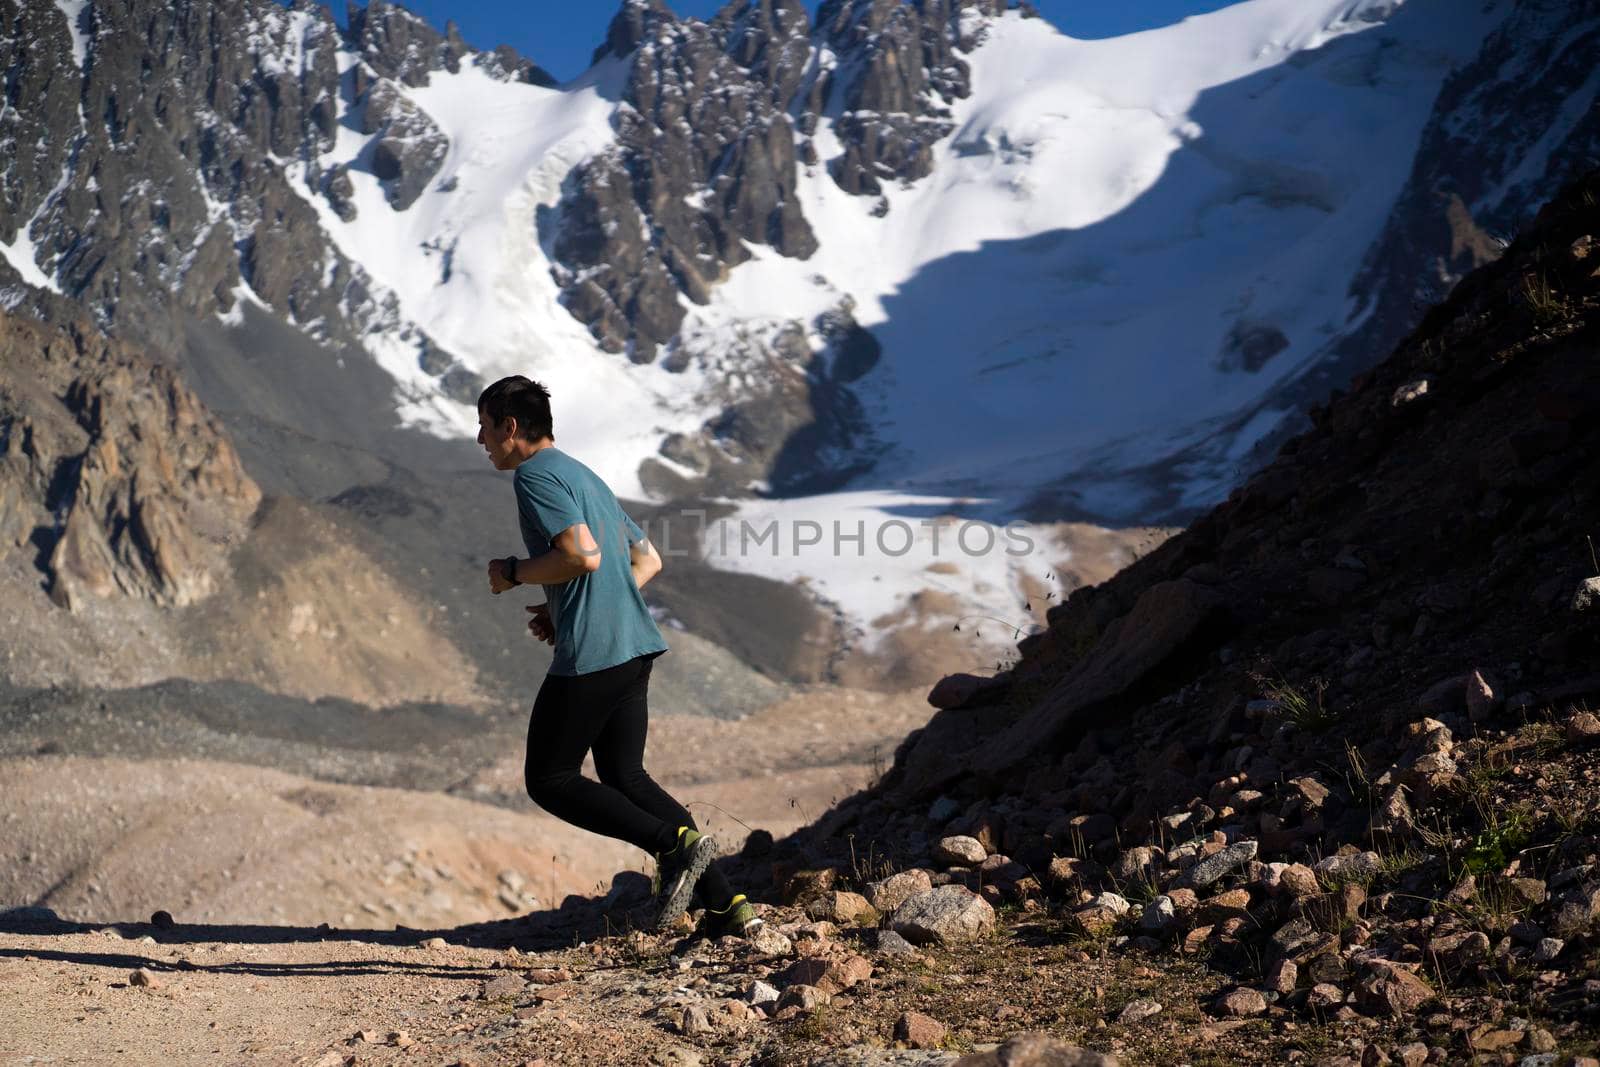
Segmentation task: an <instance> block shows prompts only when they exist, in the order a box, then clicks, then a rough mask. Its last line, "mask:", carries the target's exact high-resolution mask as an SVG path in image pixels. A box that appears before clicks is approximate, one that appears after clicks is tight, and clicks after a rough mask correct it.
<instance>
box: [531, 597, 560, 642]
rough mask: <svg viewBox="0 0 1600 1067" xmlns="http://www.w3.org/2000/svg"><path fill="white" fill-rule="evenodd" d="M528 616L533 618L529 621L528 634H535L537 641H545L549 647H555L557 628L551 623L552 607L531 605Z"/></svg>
mask: <svg viewBox="0 0 1600 1067" xmlns="http://www.w3.org/2000/svg"><path fill="white" fill-rule="evenodd" d="M528 614H529V615H530V616H532V617H531V618H530V619H529V620H528V632H529V633H531V634H533V636H534V638H535V639H536V640H539V641H543V642H544V643H545V644H547V645H554V644H555V643H556V628H555V627H554V626H552V625H551V623H550V605H549V604H531V605H529V606H528Z"/></svg>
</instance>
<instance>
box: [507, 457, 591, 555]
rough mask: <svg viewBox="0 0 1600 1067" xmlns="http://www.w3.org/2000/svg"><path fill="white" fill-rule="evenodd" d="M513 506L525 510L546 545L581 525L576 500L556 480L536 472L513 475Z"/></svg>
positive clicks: (568, 490) (570, 491)
mask: <svg viewBox="0 0 1600 1067" xmlns="http://www.w3.org/2000/svg"><path fill="white" fill-rule="evenodd" d="M517 502H518V504H520V505H521V506H522V507H523V508H525V509H527V512H528V515H529V517H530V518H532V519H533V523H534V525H535V526H537V527H538V528H539V531H540V532H541V533H543V534H544V538H545V540H546V541H550V542H554V541H555V539H556V538H557V537H559V536H560V535H561V534H562V533H563V532H564V531H566V530H568V529H570V528H572V527H574V526H576V525H578V524H579V523H580V522H583V521H585V520H584V517H583V511H582V510H581V509H580V508H579V507H578V498H577V497H575V496H573V494H572V490H571V489H569V488H567V486H566V485H565V484H564V483H563V482H561V481H560V480H559V479H556V478H551V477H549V476H547V475H543V474H540V473H538V472H536V471H530V472H528V473H526V474H524V473H522V472H521V471H519V472H518V473H517Z"/></svg>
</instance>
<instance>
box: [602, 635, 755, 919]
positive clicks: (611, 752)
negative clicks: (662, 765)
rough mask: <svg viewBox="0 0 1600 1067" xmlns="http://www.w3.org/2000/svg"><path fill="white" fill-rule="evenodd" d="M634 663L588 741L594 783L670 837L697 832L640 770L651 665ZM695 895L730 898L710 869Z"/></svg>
mask: <svg viewBox="0 0 1600 1067" xmlns="http://www.w3.org/2000/svg"><path fill="white" fill-rule="evenodd" d="M634 662H635V663H636V664H637V665H638V670H637V672H636V673H635V675H634V677H633V678H632V679H630V680H629V682H628V684H627V685H626V687H624V688H623V689H622V690H621V691H620V693H619V694H618V697H617V703H616V705H615V706H614V707H613V708H611V709H610V714H608V715H606V716H605V721H604V725H603V726H602V727H601V729H600V732H599V734H598V736H596V738H595V739H594V745H593V748H594V768H595V772H596V773H597V774H599V776H600V781H602V782H604V783H605V784H607V785H610V786H613V787H615V788H616V789H617V790H618V791H619V792H620V793H622V794H623V795H624V796H626V797H627V798H628V799H629V800H630V801H632V802H633V803H634V804H636V805H637V806H638V807H640V808H642V809H643V810H645V811H647V812H649V813H650V814H652V815H655V816H657V817H658V818H660V819H662V820H663V821H665V822H668V823H670V824H672V827H673V833H674V834H676V833H677V828H678V827H680V826H686V827H688V828H689V829H691V830H698V829H699V827H698V826H696V825H695V821H694V816H692V815H690V814H689V811H688V809H687V808H685V807H684V806H683V805H682V804H680V803H678V802H677V800H675V799H673V797H672V794H670V793H668V792H667V791H666V790H665V789H662V788H661V786H660V785H659V784H657V782H656V780H655V779H654V778H651V777H650V775H649V773H648V772H647V771H646V770H645V769H644V746H645V740H646V736H647V734H648V733H649V729H650V710H649V687H650V668H651V664H653V663H654V662H655V661H654V659H642V660H635V661H634ZM624 666H626V664H625V665H624ZM669 847H670V846H669ZM699 893H700V898H701V900H702V901H704V902H705V903H706V904H707V905H708V906H709V907H713V908H723V907H726V906H727V903H728V901H729V900H731V899H732V898H733V889H732V887H731V886H729V885H728V880H727V879H726V878H725V877H723V875H722V872H721V871H719V870H717V868H716V867H715V866H714V865H713V866H711V867H708V868H707V869H706V872H705V874H703V875H701V876H700V884H699Z"/></svg>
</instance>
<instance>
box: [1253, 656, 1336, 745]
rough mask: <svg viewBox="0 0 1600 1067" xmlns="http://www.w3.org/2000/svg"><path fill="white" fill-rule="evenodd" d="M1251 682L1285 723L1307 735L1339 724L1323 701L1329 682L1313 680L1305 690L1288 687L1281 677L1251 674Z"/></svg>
mask: <svg viewBox="0 0 1600 1067" xmlns="http://www.w3.org/2000/svg"><path fill="white" fill-rule="evenodd" d="M1250 679H1251V680H1252V681H1254V682H1255V683H1256V685H1257V686H1259V687H1260V689H1261V694H1262V696H1264V697H1265V698H1266V699H1268V700H1270V701H1272V702H1273V703H1274V704H1276V705H1277V707H1278V714H1279V715H1280V716H1281V717H1282V718H1283V719H1284V720H1285V721H1287V722H1292V723H1294V725H1296V726H1297V727H1299V728H1300V729H1302V730H1305V731H1306V732H1308V733H1320V732H1321V731H1323V730H1326V729H1328V728H1329V727H1330V726H1334V725H1335V724H1337V723H1338V722H1339V713H1338V712H1337V711H1335V710H1334V709H1332V708H1330V707H1329V706H1328V704H1327V702H1326V700H1325V699H1324V696H1325V694H1326V693H1327V691H1328V683H1327V682H1326V681H1325V680H1323V679H1322V678H1313V679H1311V681H1310V682H1308V683H1307V689H1301V688H1299V687H1298V686H1295V685H1291V684H1290V683H1289V681H1288V680H1287V679H1284V678H1282V677H1278V678H1269V677H1267V676H1266V675H1263V674H1260V673H1258V672H1254V671H1252V672H1251V673H1250Z"/></svg>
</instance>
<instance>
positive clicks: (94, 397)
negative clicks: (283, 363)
mask: <svg viewBox="0 0 1600 1067" xmlns="http://www.w3.org/2000/svg"><path fill="white" fill-rule="evenodd" d="M260 501H261V491H260V489H258V488H257V486H256V484H255V483H254V482H253V481H252V480H251V479H250V477H249V475H248V474H246V473H245V471H244V469H243V467H242V466H241V465H240V463H239V457H238V455H237V454H236V453H235V451H234V449H233V444H232V442H231V441H230V440H229V439H228V435H227V433H226V432H225V431H224V430H223V429H222V426H221V424H220V423H219V422H218V421H217V419H216V418H215V417H214V416H212V415H211V414H210V413H209V412H207V411H206V410H205V408H204V407H203V406H202V405H201V404H200V402H199V401H198V400H197V399H196V397H195V395H194V393H193V392H191V391H190V390H189V389H188V388H187V387H186V386H185V385H184V384H183V382H182V381H180V380H179V379H178V377H177V375H176V374H175V373H174V372H173V371H172V370H171V369H170V368H166V367H157V366H152V365H151V364H149V363H148V362H146V361H144V360H142V359H140V358H138V357H137V356H136V355H135V354H133V353H132V352H130V351H129V350H128V349H126V348H125V347H124V346H120V345H116V344H114V343H112V342H109V341H107V340H106V339H105V338H103V337H102V336H100V335H99V333H98V332H97V331H96V330H94V329H93V327H91V326H90V325H89V324H88V323H82V322H80V323H78V324H76V325H75V326H74V328H73V329H72V330H70V331H56V330H52V329H50V328H48V327H44V326H41V325H38V324H36V323H33V322H30V321H28V320H23V319H18V318H15V317H13V316H8V315H0V560H3V559H4V557H5V556H6V555H8V554H11V553H19V552H29V551H32V552H35V553H37V554H38V555H39V557H40V559H41V560H42V561H43V567H42V569H43V571H44V575H45V578H46V580H47V581H48V583H49V591H50V596H51V598H52V599H53V600H55V601H56V603H58V604H59V605H61V606H62V607H66V608H69V609H73V610H76V609H81V608H82V607H83V606H84V602H85V599H86V598H89V597H98V598H106V597H111V596H121V597H135V598H141V599H145V600H149V601H152V602H154V603H156V604H159V605H162V606H167V607H183V606H186V605H189V604H193V603H195V602H197V601H200V600H202V599H204V598H205V597H206V596H207V595H209V594H210V593H211V592H212V590H213V589H214V588H215V586H216V580H217V576H218V574H219V572H221V571H222V570H223V569H224V568H225V567H226V566H227V560H228V554H229V551H230V548H231V547H232V546H233V545H235V544H237V543H238V542H239V541H240V540H241V539H242V538H243V536H244V533H245V531H246V529H247V527H248V524H249V522H250V520H251V518H252V517H253V515H254V514H255V510H256V506H257V505H258V504H259V503H260Z"/></svg>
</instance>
